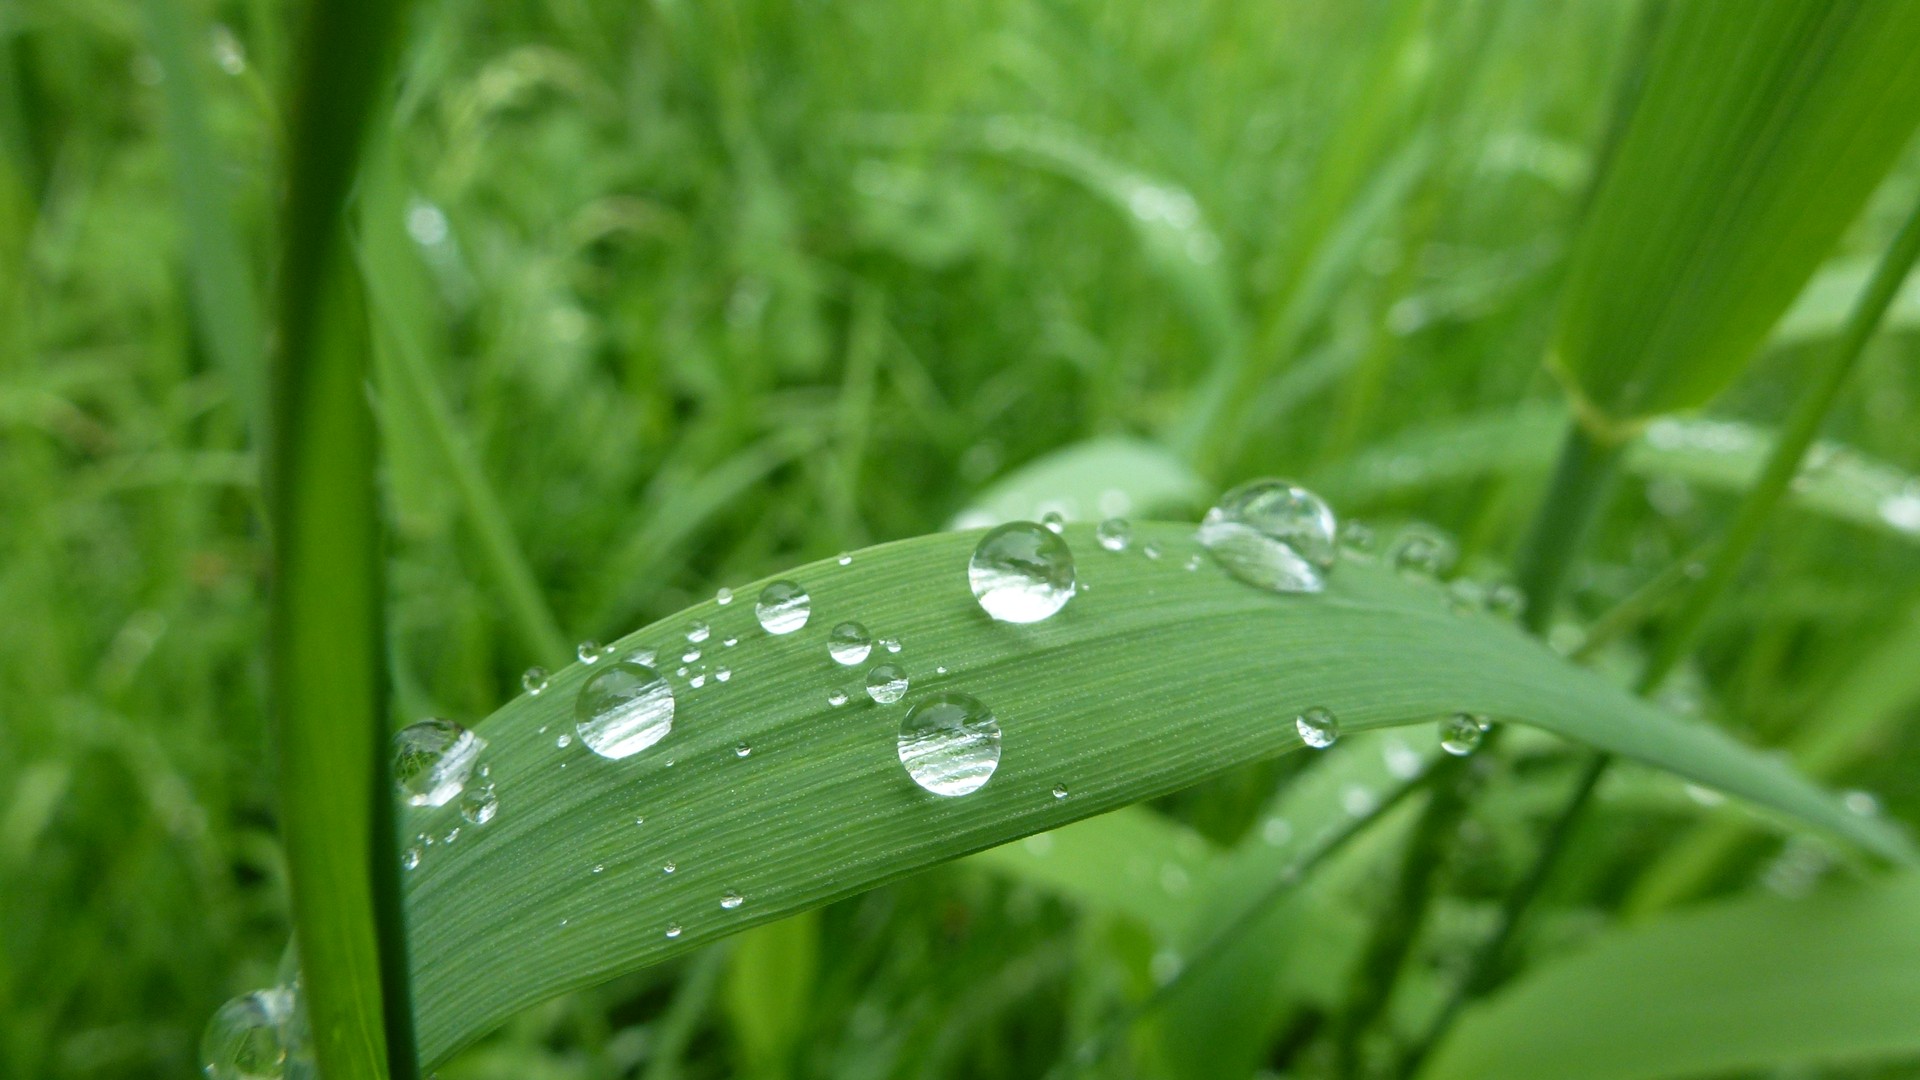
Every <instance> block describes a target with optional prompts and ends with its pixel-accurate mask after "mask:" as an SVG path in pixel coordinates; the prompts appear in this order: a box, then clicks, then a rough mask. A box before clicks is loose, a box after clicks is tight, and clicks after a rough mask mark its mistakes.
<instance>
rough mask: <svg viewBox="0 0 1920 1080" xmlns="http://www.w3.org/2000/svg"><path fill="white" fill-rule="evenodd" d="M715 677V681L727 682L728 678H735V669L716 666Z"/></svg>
mask: <svg viewBox="0 0 1920 1080" xmlns="http://www.w3.org/2000/svg"><path fill="white" fill-rule="evenodd" d="M713 678H714V681H715V682H726V681H727V680H728V679H731V678H733V669H732V668H729V667H717V668H714V669H713Z"/></svg>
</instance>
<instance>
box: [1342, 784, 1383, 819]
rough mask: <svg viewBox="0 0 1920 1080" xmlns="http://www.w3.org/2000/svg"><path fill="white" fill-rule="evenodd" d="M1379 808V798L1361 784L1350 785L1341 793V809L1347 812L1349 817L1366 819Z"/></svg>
mask: <svg viewBox="0 0 1920 1080" xmlns="http://www.w3.org/2000/svg"><path fill="white" fill-rule="evenodd" d="M1379 806H1380V800H1379V798H1377V797H1376V796H1375V795H1374V794H1373V792H1371V791H1368V790H1367V789H1366V788H1364V787H1361V786H1360V785H1359V784H1348V785H1347V786H1346V787H1345V788H1344V789H1342V790H1341V792H1340V808H1341V809H1342V810H1345V811H1346V812H1347V816H1349V817H1357V818H1359V817H1366V816H1367V815H1368V814H1371V813H1373V812H1374V810H1376V809H1378V808H1379Z"/></svg>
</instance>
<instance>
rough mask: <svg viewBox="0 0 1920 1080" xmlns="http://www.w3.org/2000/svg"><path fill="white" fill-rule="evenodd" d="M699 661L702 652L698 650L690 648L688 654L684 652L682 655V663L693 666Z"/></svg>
mask: <svg viewBox="0 0 1920 1080" xmlns="http://www.w3.org/2000/svg"><path fill="white" fill-rule="evenodd" d="M699 659H700V650H699V649H697V648H690V649H688V650H687V651H686V652H683V653H681V654H680V660H681V662H682V663H687V664H691V663H693V662H695V661H696V660H699Z"/></svg>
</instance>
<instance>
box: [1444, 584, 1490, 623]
mask: <svg viewBox="0 0 1920 1080" xmlns="http://www.w3.org/2000/svg"><path fill="white" fill-rule="evenodd" d="M1486 600H1487V594H1486V590H1484V589H1482V588H1481V587H1480V583H1479V582H1477V581H1475V580H1473V579H1472V578H1465V577H1462V578H1454V579H1453V580H1452V581H1450V582H1448V583H1447V606H1448V607H1449V608H1451V609H1452V610H1453V613H1454V614H1455V615H1471V614H1473V613H1474V612H1476V611H1479V610H1480V608H1481V607H1482V606H1483V605H1484V604H1485V603H1486Z"/></svg>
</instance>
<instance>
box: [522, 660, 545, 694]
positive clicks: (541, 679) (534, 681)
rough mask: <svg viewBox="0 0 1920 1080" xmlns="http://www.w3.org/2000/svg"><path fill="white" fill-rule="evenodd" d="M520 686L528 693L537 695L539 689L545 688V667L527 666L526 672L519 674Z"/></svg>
mask: <svg viewBox="0 0 1920 1080" xmlns="http://www.w3.org/2000/svg"><path fill="white" fill-rule="evenodd" d="M520 688H521V689H522V690H525V691H526V692H527V693H529V694H533V695H536V696H537V695H538V694H539V693H540V691H542V690H545V689H546V688H547V669H546V668H543V667H530V668H528V669H527V670H526V674H524V675H521V676H520Z"/></svg>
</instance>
